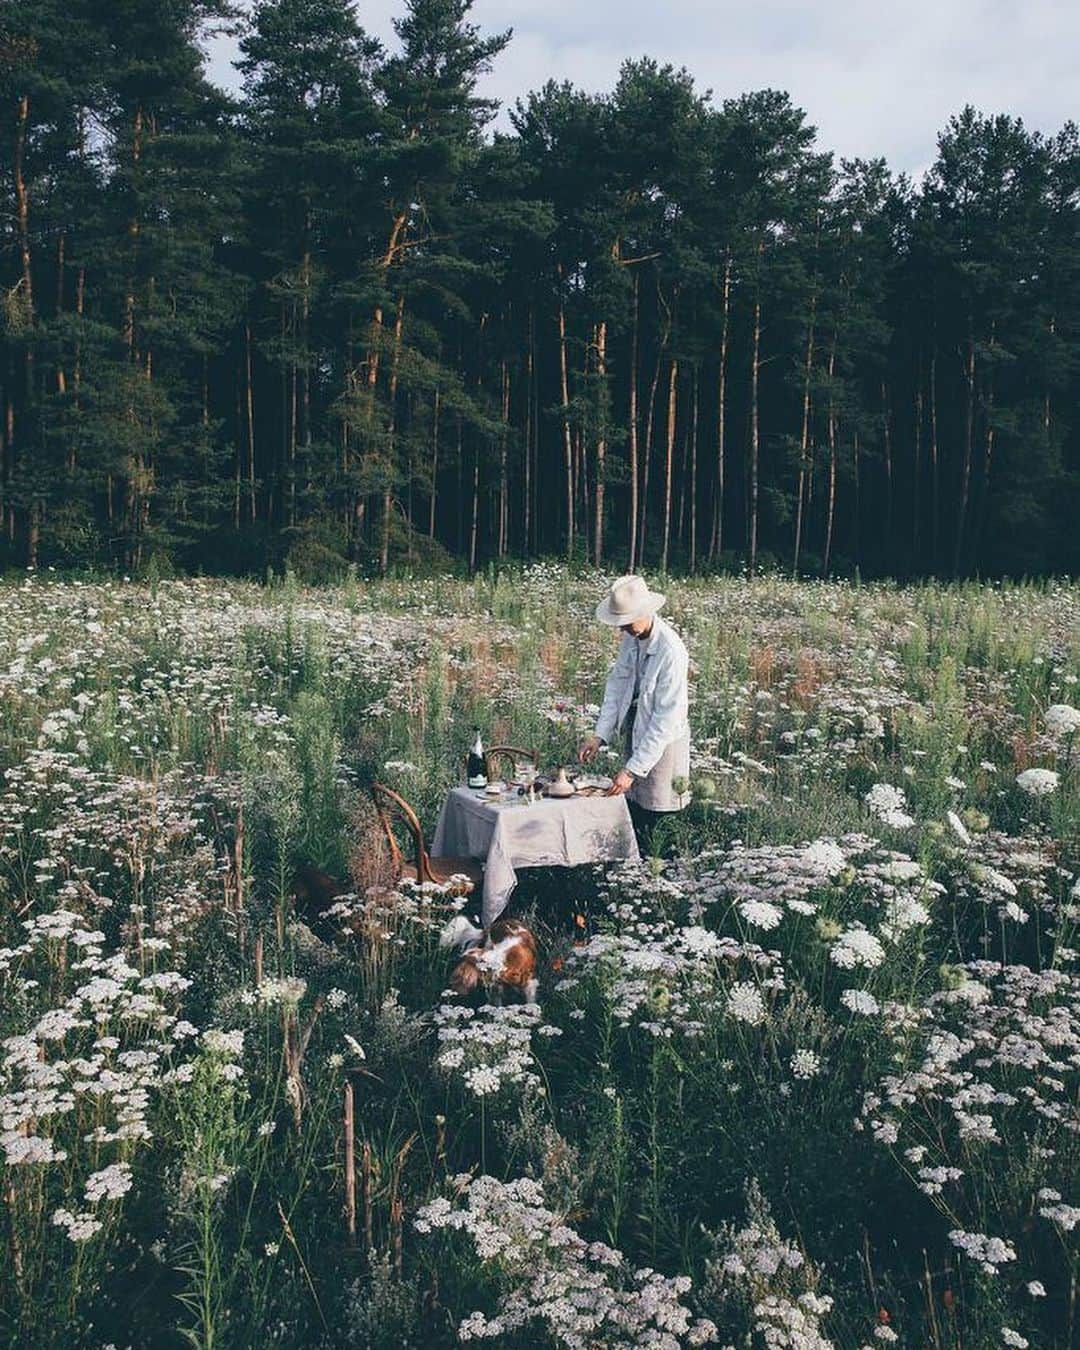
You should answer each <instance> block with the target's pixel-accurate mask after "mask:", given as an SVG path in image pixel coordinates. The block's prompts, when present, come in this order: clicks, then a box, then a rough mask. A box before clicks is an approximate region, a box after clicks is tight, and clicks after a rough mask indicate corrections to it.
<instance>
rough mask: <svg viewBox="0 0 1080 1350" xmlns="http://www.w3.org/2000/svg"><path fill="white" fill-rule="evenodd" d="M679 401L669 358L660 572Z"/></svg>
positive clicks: (675, 364)
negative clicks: (662, 537) (669, 371)
mask: <svg viewBox="0 0 1080 1350" xmlns="http://www.w3.org/2000/svg"><path fill="white" fill-rule="evenodd" d="M678 401H679V360H678V357H675V356H673V357H672V358H671V373H670V375H669V376H668V416H667V449H666V452H665V455H664V547H663V553H662V555H661V563H660V570H661V572H662V573H664V574H666V573H667V570H668V549H669V547H670V543H671V477H672V471H673V468H674V457H675V418H676V413H677V411H678Z"/></svg>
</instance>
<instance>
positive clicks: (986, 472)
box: [972, 319, 997, 571]
mask: <svg viewBox="0 0 1080 1350" xmlns="http://www.w3.org/2000/svg"><path fill="white" fill-rule="evenodd" d="M996 343H997V320H996V319H995V320H993V322H992V323H991V325H990V356H991V360H990V363H989V365H988V366H987V372H986V440H985V442H984V444H983V463H982V478H981V482H980V484H979V505H978V517H977V519H976V522H975V538H974V541H973V545H972V562H973V564H974V566H975V570H976V571H978V568H979V557H980V554H981V551H982V540H983V531H984V529H985V527H986V506H987V498H988V497H989V495H990V465H991V462H992V461H993V458H994V363H993V356H994V349H995V345H996Z"/></svg>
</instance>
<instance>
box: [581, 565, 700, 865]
mask: <svg viewBox="0 0 1080 1350" xmlns="http://www.w3.org/2000/svg"><path fill="white" fill-rule="evenodd" d="M663 604H664V596H663V595H661V594H659V593H658V592H656V591H650V590H649V587H648V585H647V584H646V582H645V580H644V578H643V577H638V576H625V577H619V578H618V580H617V581H614V582H612V584H611V589H610V591H609V592H608V594H607V595H606V596H605V597H604V599H603V600H602V601H601V602H600V604H599V605H598V606H597V609H596V617H597V618H598V619H599V620H600V622H601V623H604V624H607V625H608V626H609V627H612V628H618V629H619V630H620V632H621V633H622V635H623V639H622V642H621V643H620V645H619V652H618V655H617V656H616V658H615V664H614V665H613V666H612V668H611V673H610V674H609V675H608V678H607V684H606V686H605V688H604V702H603V705H602V706H601V708H600V715H599V717H598V718H597V720H596V732H595V734H594V735H592V736H590V737H589V739H588V740H586V741H585V742H584V743H583V744H582V746H581V747H580V748H579V750H578V758H579V760H580V761H581V762H582V763H583V764H587V763H589V762H590V761H591V760H592V759H594V758H595V757H596V754H597V751H598V750H599V749H600V747H601V746H602V745H604V744H607V743H610V742H612V741H613V740H614V738H615V737H616V736H618V735H619V734H620V732H621V734H622V736H623V738H624V743H625V747H626V763H625V765H624V766H623V768H621V769H620V770H619V772H618V773H617V774H616V775H615V780H614V782H613V783H612V785H611V789H610V791H609V793H608V795H609V796H615V795H617V794H619V793H626V798H627V803H628V805H629V807H630V815H631V818H632V819H633V822H634V831H635V833H636V834H637V836H638V843H639V844H640V846H641V849H642V852H645V853H647V852H650V851H651V848H652V843H653V836H654V833H655V831H656V828H657V826H658V825H659V824H660V822H661V821H663V820H666V819H669V818H670V817H671V815H672V813H673V812H676V811H681V810H682V809H683V808H684V807H685V806H686V805H687V803H688V802H689V794H688V792H687V791H686V787H687V782H688V779H689V775H690V724H689V721H688V715H687V714H688V692H687V671H688V668H689V664H690V658H689V656H688V655H687V651H686V647H685V646H684V645H683V641H682V639H681V638H680V637H679V635H678V633H676V632H675V630H674V629H673V628H672V627H671V625H670V624H668V623H666V622H665V621H664V620H663V619H662V618H661V617H660V615H659V610H660V608H661V607H662V606H663Z"/></svg>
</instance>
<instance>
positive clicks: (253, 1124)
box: [0, 566, 1080, 1350]
mask: <svg viewBox="0 0 1080 1350" xmlns="http://www.w3.org/2000/svg"><path fill="white" fill-rule="evenodd" d="M606 580H607V579H605V578H604V577H602V576H599V575H597V574H591V575H572V574H570V573H569V572H566V571H564V570H561V569H558V568H554V567H543V566H536V567H531V568H528V569H525V570H522V571H517V572H512V573H510V572H508V573H504V574H502V575H495V574H492V575H490V576H486V577H483V576H481V577H477V578H476V579H475V580H473V581H469V582H467V581H463V580H458V579H450V578H447V579H428V580H423V581H421V580H408V581H395V580H385V581H380V582H376V583H370V584H369V583H366V582H360V581H353V582H349V583H345V584H343V585H341V586H338V587H336V588H331V589H317V590H315V589H312V590H308V589H303V588H301V587H299V586H298V585H296V584H295V583H294V582H293V581H292V580H291V579H286V581H285V582H283V583H279V584H277V585H275V586H272V587H269V588H267V587H262V586H258V585H255V584H253V583H239V582H220V581H208V580H193V581H168V582H162V583H160V584H135V583H129V582H121V581H104V582H96V581H86V582H74V581H64V582H61V581H50V580H48V579H31V580H27V581H18V582H12V583H9V584H7V585H5V586H2V587H0V774H2V780H0V919H2V927H0V1144H2V1147H3V1159H2V1161H3V1176H2V1186H3V1191H2V1194H3V1203H2V1205H0V1245H2V1249H3V1257H2V1260H0V1342H2V1343H3V1344H4V1345H10V1346H13V1347H14V1346H18V1347H20V1350H21V1348H23V1347H25V1348H26V1350H34V1348H35V1347H45V1346H50V1347H51V1346H65V1347H76V1346H77V1347H82V1346H88V1347H95V1350H104V1347H115V1350H125V1347H134V1348H141V1347H155V1350H156V1348H157V1347H170V1346H182V1345H185V1344H187V1345H191V1346H196V1347H203V1348H205V1350H210V1347H223V1348H224V1347H265V1346H288V1347H293V1346H296V1347H299V1346H305V1347H308V1346H310V1347H331V1346H342V1347H387V1350H390V1348H391V1347H393V1348H395V1350H396V1348H397V1347H409V1346H417V1347H418V1346H424V1347H440V1346H451V1345H454V1344H457V1343H458V1342H461V1341H467V1340H486V1341H489V1342H490V1343H491V1344H493V1345H498V1346H503V1347H543V1346H564V1347H580V1348H581V1350H586V1348H589V1350H592V1348H593V1347H602V1346H648V1347H671V1348H672V1350H674V1348H675V1347H681V1346H693V1345H710V1344H715V1345H718V1346H720V1347H749V1346H753V1347H765V1346H768V1347H800V1348H801V1350H811V1348H814V1347H827V1346H835V1347H839V1348H842V1350H864V1348H865V1347H875V1348H876V1347H879V1346H890V1345H893V1346H901V1347H910V1348H911V1350H916V1348H918V1350H922V1347H949V1348H950V1350H952V1347H957V1350H959V1347H965V1350H981V1348H982V1347H992V1346H1002V1345H1004V1346H1018V1347H1023V1346H1031V1347H1038V1350H1064V1348H1065V1347H1067V1346H1070V1345H1073V1344H1076V1342H1077V1339H1078V1319H1080V1310H1078V1309H1077V1294H1078V1290H1077V1281H1078V1274H1080V1270H1078V1260H1077V1236H1078V1231H1080V1229H1078V1220H1080V1182H1078V1179H1077V1178H1078V1174H1080V1169H1078V1165H1077V1164H1078V1161H1080V1139H1078V1124H1080V1115H1078V1110H1077V1106H1078V1102H1077V1067H1078V1065H1080V975H1078V973H1077V949H1078V947H1080V937H1078V935H1077V918H1078V916H1080V711H1077V709H1078V707H1080V684H1078V681H1080V585H1078V584H1065V583H1056V584H1051V583H1048V584H1045V585H1039V586H1035V585H1030V586H1020V585H1016V586H1004V587H980V586H975V585H969V586H964V587H962V588H961V587H952V588H950V587H943V586H923V587H920V588H917V589H914V588H913V589H903V588H898V587H894V586H885V585H873V586H855V585H850V584H826V583H794V582H789V581H785V580H780V579H775V578H760V579H756V580H745V579H738V578H722V579H713V580H708V581H704V580H702V581H693V582H690V581H686V582H677V581H671V582H670V583H668V584H667V585H666V586H665V587H664V589H665V590H666V591H667V593H668V596H669V601H668V607H667V609H666V611H665V613H666V614H668V615H669V616H670V618H671V620H672V622H673V623H674V624H675V626H676V627H677V628H678V629H679V630H680V632H682V634H683V636H684V638H685V640H686V642H687V645H688V647H689V650H690V654H691V659H692V662H693V666H692V671H691V722H692V728H693V734H694V747H693V764H692V790H693V802H692V805H691V806H690V807H689V808H688V809H687V811H686V812H684V813H683V814H682V816H681V817H680V818H679V819H678V822H677V824H676V825H675V827H674V829H673V831H672V832H671V835H670V837H669V839H668V843H669V845H670V848H669V849H668V850H666V851H668V852H670V853H671V854H672V855H673V856H671V857H670V858H663V859H661V858H655V859H646V860H644V861H643V862H642V863H640V864H637V863H635V864H619V865H614V866H610V867H608V868H591V869H573V870H570V871H566V872H561V873H560V872H554V871H550V872H545V871H542V870H540V869H537V870H535V871H534V872H529V873H524V874H523V875H522V883H521V885H520V887H519V890H518V893H517V895H516V897H515V901H514V904H515V908H516V910H517V911H518V912H520V913H522V914H523V915H525V916H526V917H528V918H530V919H531V920H532V921H533V923H534V925H535V927H536V929H537V931H538V933H539V934H540V936H541V939H542V942H543V958H544V960H543V968H542V970H541V987H540V996H539V1004H538V1005H535V1004H530V1005H519V1006H507V1007H504V1008H494V1007H490V1006H486V1005H485V1006H475V1005H473V1004H467V1003H458V1002H456V1001H455V1000H454V999H453V998H452V997H451V996H449V995H448V994H447V993H446V992H445V986H446V980H447V974H448V960H447V953H446V952H445V951H442V950H440V948H439V943H438V938H439V930H440V928H441V927H442V925H443V924H444V923H445V921H446V918H447V916H448V914H450V913H452V911H453V905H454V903H455V902H454V901H453V900H452V899H451V898H449V897H448V896H446V895H443V894H440V893H438V892H434V891H431V890H430V889H429V890H427V891H419V890H416V889H412V890H409V889H407V888H405V889H399V890H397V891H389V892H388V891H387V889H386V886H385V876H383V875H382V872H383V871H385V863H386V859H385V858H384V857H383V856H382V854H381V852H380V849H379V847H378V844H377V835H376V832H375V830H374V828H373V825H374V822H373V819H372V814H371V810H370V807H369V806H368V805H367V800H368V799H367V796H366V792H365V784H366V783H367V782H368V781H370V779H371V777H372V776H378V777H380V778H382V779H383V780H385V781H387V782H389V783H390V784H391V785H393V786H395V787H397V788H398V789H399V790H400V791H401V792H403V793H404V795H405V796H406V797H407V798H408V799H409V800H410V801H412V802H413V803H414V804H415V805H416V807H417V809H418V811H419V812H420V815H421V817H422V819H423V821H424V824H425V826H426V828H427V831H428V833H429V837H430V833H431V831H432V830H433V827H434V822H435V818H436V815H437V812H438V809H439V805H440V803H441V801H442V799H443V797H444V795H445V793H446V790H447V788H448V786H449V785H450V784H452V783H453V782H455V781H457V780H458V778H459V775H460V770H461V764H462V756H463V753H464V751H465V749H466V748H467V745H468V741H469V739H470V730H471V728H472V727H473V726H474V725H479V726H480V727H481V728H483V730H484V732H485V736H486V739H487V741H488V743H495V742H507V741H509V742H511V743H515V744H520V745H535V746H536V747H537V748H538V749H539V750H540V752H541V758H542V763H543V764H544V765H545V766H551V765H555V764H558V763H564V762H568V761H569V760H570V758H571V757H572V753H573V748H574V747H575V745H576V744H577V743H578V741H579V740H580V739H581V737H582V736H583V735H584V734H585V733H586V732H587V731H588V730H590V729H591V719H592V717H593V716H594V715H595V710H596V709H595V705H596V701H597V700H598V699H599V696H600V692H601V690H602V685H603V679H604V675H605V673H606V670H607V667H608V665H609V663H610V660H611V658H612V654H613V648H612V638H611V635H610V633H609V632H608V631H606V630H603V629H601V628H600V626H599V625H597V624H596V623H595V622H593V620H592V611H593V607H594V605H595V602H596V600H597V598H598V597H599V595H600V593H601V592H602V589H603V587H604V585H605V582H606ZM300 863H312V864H315V865H318V866H320V867H322V868H325V869H326V870H328V871H330V872H332V873H334V874H336V875H341V876H345V875H347V874H348V875H351V876H352V878H353V880H354V883H355V893H354V894H353V895H352V896H351V897H350V898H349V899H347V900H346V901H345V902H344V903H343V906H342V907H341V911H340V912H339V914H338V915H336V916H331V917H330V919H329V920H328V923H331V924H332V923H334V922H340V920H341V919H342V917H344V918H347V919H348V920H349V922H350V923H351V925H352V928H353V930H354V933H355V936H354V937H352V938H351V939H350V940H349V941H344V940H342V941H337V942H333V941H331V942H327V941H325V940H324V938H325V936H326V933H325V931H324V932H323V934H322V935H321V936H320V935H318V934H316V933H315V932H313V931H312V930H311V929H310V928H309V927H307V926H306V925H305V924H303V923H301V922H299V921H298V920H297V918H296V916H295V914H294V912H293V909H292V905H291V902H290V899H289V885H290V876H291V874H292V871H293V869H294V867H295V866H296V865H297V864H300ZM568 903H570V904H571V905H572V906H573V907H587V908H588V910H589V913H590V915H591V926H590V931H589V940H588V942H587V943H586V944H585V945H576V946H575V945H574V943H573V934H572V931H571V929H570V927H569V926H568V925H567V924H566V922H565V913H566V908H567V904H568ZM465 907H466V910H467V911H468V910H469V908H470V906H469V902H468V901H466V902H465ZM331 936H333V933H332V932H331Z"/></svg>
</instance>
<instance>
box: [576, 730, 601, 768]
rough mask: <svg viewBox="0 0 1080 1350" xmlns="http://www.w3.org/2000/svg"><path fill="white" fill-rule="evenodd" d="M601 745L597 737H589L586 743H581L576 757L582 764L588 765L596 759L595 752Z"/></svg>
mask: <svg viewBox="0 0 1080 1350" xmlns="http://www.w3.org/2000/svg"><path fill="white" fill-rule="evenodd" d="M602 745H603V741H602V740H601V739H600V737H599V736H590V737H589V739H588V740H587V741H583V742H582V744H581V746H580V748H579V749H578V752H577V757H578V759H579V760H580V761H581V763H582V764H588V763H589V762H590V761H591V760H594V759H595V758H596V752H597V751H598V750H599V749H600V747H601V746H602Z"/></svg>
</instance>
